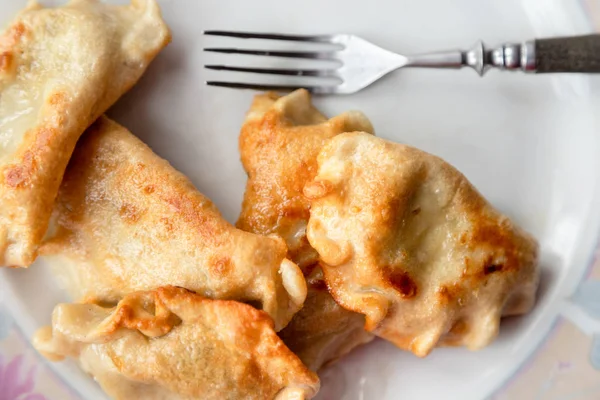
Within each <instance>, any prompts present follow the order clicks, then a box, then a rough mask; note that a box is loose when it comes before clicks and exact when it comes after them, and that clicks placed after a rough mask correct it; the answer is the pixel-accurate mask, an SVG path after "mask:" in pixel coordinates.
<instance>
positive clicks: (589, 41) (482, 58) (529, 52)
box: [405, 34, 600, 75]
mask: <svg viewBox="0 0 600 400" xmlns="http://www.w3.org/2000/svg"><path fill="white" fill-rule="evenodd" d="M405 66H406V67H425V68H461V67H464V66H468V67H471V68H473V69H474V70H475V71H476V72H477V73H478V74H479V75H483V74H484V73H485V72H486V71H487V70H488V69H492V68H495V69H500V70H509V71H510V70H513V71H514V70H521V71H525V72H535V73H540V74H543V73H550V72H583V73H600V35H599V34H594V35H585V36H571V37H559V38H549V39H537V40H529V41H526V42H523V43H520V44H517V43H505V44H502V45H500V46H498V47H495V48H493V49H491V50H488V49H486V48H485V46H484V45H483V43H482V42H481V41H479V42H477V43H476V44H475V45H474V46H473V47H472V48H471V49H470V50H468V51H446V52H439V53H428V54H419V55H415V56H411V57H408V59H407V62H406V65H405Z"/></svg>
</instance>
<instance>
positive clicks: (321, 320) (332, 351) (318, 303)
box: [279, 266, 374, 371]
mask: <svg viewBox="0 0 600 400" xmlns="http://www.w3.org/2000/svg"><path fill="white" fill-rule="evenodd" d="M306 281H307V286H308V295H307V296H306V301H305V302H304V307H302V310H300V311H299V312H298V313H297V314H296V315H294V318H292V320H291V321H290V323H289V325H288V326H286V327H285V329H284V330H282V331H281V332H279V336H280V337H281V338H282V339H283V341H284V342H285V344H286V345H287V346H288V347H289V348H290V350H292V351H293V352H294V353H295V354H296V355H298V357H299V358H300V359H301V360H302V362H303V363H304V364H305V365H306V366H307V367H308V368H309V369H310V370H311V371H319V370H320V369H321V368H323V367H325V366H327V365H328V364H330V363H332V362H334V361H336V360H338V359H339V358H340V357H342V356H344V355H346V354H347V353H349V352H350V351H352V350H353V349H354V348H356V347H358V346H360V345H363V344H365V343H368V342H370V341H371V340H373V338H374V336H373V334H371V333H369V332H367V331H365V328H364V326H365V317H364V315H362V314H359V313H355V312H352V311H348V310H346V309H345V308H343V307H341V306H340V305H339V304H337V303H336V302H335V300H334V299H333V297H331V295H330V294H329V291H328V290H327V284H326V283H325V280H324V279H323V272H322V271H321V268H319V267H318V266H317V267H315V269H314V270H313V271H312V272H311V273H310V275H309V276H308V277H307V279H306Z"/></svg>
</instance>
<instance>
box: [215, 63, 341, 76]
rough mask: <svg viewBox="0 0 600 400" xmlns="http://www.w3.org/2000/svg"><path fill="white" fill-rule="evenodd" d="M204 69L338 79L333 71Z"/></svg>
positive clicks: (224, 66)
mask: <svg viewBox="0 0 600 400" xmlns="http://www.w3.org/2000/svg"><path fill="white" fill-rule="evenodd" d="M204 68H206V69H212V70H215V71H234V72H250V73H254V74H270V75H288V76H316V77H322V78H323V77H332V78H333V77H338V74H337V73H336V71H335V70H333V69H324V70H319V69H278V68H245V67H230V66H227V65H205V66H204Z"/></svg>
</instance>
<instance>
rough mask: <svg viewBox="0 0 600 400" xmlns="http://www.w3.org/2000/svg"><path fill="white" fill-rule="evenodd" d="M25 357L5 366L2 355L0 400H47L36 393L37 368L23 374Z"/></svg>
mask: <svg viewBox="0 0 600 400" xmlns="http://www.w3.org/2000/svg"><path fill="white" fill-rule="evenodd" d="M23 361H24V356H23V355H19V356H16V357H15V358H13V359H12V360H11V361H10V362H9V363H6V364H5V359H4V357H3V356H2V355H1V354H0V400H46V397H44V396H43V395H41V394H39V393H34V392H33V390H34V386H35V379H34V377H35V367H32V368H31V369H30V370H29V371H27V372H26V373H23V372H24V371H23V368H22V367H23Z"/></svg>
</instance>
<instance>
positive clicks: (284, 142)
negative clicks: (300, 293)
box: [237, 90, 373, 269]
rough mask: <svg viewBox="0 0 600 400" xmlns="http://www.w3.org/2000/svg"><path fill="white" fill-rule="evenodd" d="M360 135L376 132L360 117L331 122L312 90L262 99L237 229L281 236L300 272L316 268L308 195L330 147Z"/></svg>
mask: <svg viewBox="0 0 600 400" xmlns="http://www.w3.org/2000/svg"><path fill="white" fill-rule="evenodd" d="M355 130H362V131H367V132H372V131H373V127H372V126H371V123H370V122H369V120H368V119H367V117H365V116H364V115H363V114H362V113H360V112H358V111H350V112H347V113H344V114H341V115H339V116H337V117H335V118H332V119H329V120H328V119H327V118H326V117H324V116H323V115H322V114H321V113H320V112H319V111H318V110H317V109H316V108H315V107H313V105H312V104H311V101H310V95H309V94H308V92H307V91H306V90H297V91H295V92H293V93H291V94H289V95H287V96H284V97H279V96H278V95H276V94H274V93H267V94H263V95H259V96H256V97H255V99H254V102H253V103H252V107H251V109H250V111H249V112H248V115H247V117H246V121H245V122H244V125H243V126H242V132H241V134H240V153H241V158H242V164H243V165H244V169H245V170H246V172H247V173H248V183H247V185H246V193H245V195H244V202H243V204H242V212H241V214H240V217H239V219H238V222H237V227H238V228H240V229H243V230H245V231H248V232H253V233H258V234H262V235H270V234H277V235H279V236H281V237H282V238H283V239H284V240H285V241H286V244H287V246H288V249H289V250H288V257H289V258H290V259H291V260H293V261H294V262H295V263H297V264H298V265H299V266H300V268H303V269H304V268H305V267H308V266H311V265H313V264H314V263H315V262H316V261H317V259H318V256H317V254H316V252H315V251H314V249H312V248H311V247H310V245H309V244H308V241H307V240H306V223H307V221H308V216H309V212H308V206H309V205H308V201H307V200H306V199H305V198H304V196H303V195H302V189H303V188H304V185H305V184H306V183H307V182H308V181H310V180H311V179H312V178H314V176H315V174H316V173H317V155H318V154H319V151H320V150H321V147H323V145H324V144H325V142H326V141H327V140H328V139H330V138H332V137H334V136H335V135H338V134H340V133H342V132H351V131H355Z"/></svg>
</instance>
